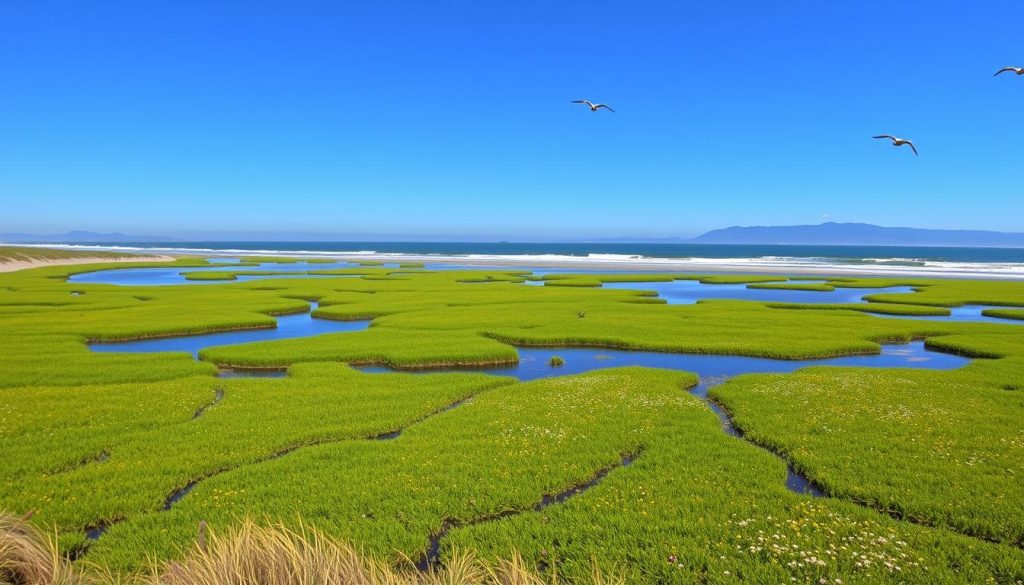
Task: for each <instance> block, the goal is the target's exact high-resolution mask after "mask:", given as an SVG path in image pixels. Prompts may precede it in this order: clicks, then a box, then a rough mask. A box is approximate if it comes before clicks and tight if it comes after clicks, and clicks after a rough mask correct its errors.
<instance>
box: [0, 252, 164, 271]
mask: <svg viewBox="0 0 1024 585" xmlns="http://www.w3.org/2000/svg"><path fill="white" fill-rule="evenodd" d="M173 260H175V258H174V257H173V256H124V257H121V258H105V257H99V258H87V257H82V258H61V259H57V260H45V259H36V260H15V261H9V262H3V261H0V272H15V271H17V270H25V269H26V268H39V267H40V266H67V265H71V264H101V263H111V262H114V263H116V262H121V263H123V262H171V261H173Z"/></svg>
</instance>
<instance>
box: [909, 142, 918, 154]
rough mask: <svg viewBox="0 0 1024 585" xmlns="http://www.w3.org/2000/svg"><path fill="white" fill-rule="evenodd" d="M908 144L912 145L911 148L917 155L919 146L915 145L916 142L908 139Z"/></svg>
mask: <svg viewBox="0 0 1024 585" xmlns="http://www.w3.org/2000/svg"><path fill="white" fill-rule="evenodd" d="M907 145H908V146H910V150H913V151H914V156H917V147H916V146H914V143H913V142H911V141H909V140H908V141H907Z"/></svg>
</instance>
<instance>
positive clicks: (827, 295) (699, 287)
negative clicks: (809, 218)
mask: <svg viewBox="0 0 1024 585" xmlns="http://www.w3.org/2000/svg"><path fill="white" fill-rule="evenodd" d="M820 282H822V281H793V282H790V283H789V284H812V283H815V284H816V283H820ZM604 288H617V289H627V290H653V291H657V293H658V296H659V297H660V298H663V299H665V302H667V303H668V304H670V305H687V304H692V303H696V302H697V301H699V300H702V299H735V300H742V301H761V302H768V303H860V302H864V301H863V298H864V297H865V296H868V295H875V294H883V293H884V294H892V293H912V292H914V289H913V288H911V287H909V286H891V287H887V288H838V287H837V288H835V289H834V290H831V291H807V290H787V289H768V288H748V287H747V285H745V284H704V283H702V282H700V281H697V280H673V281H670V282H609V283H605V285H604Z"/></svg>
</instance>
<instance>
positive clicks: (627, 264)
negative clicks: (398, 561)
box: [221, 254, 1024, 280]
mask: <svg viewBox="0 0 1024 585" xmlns="http://www.w3.org/2000/svg"><path fill="white" fill-rule="evenodd" d="M221 255H223V254H221ZM282 256H283V254H282ZM287 256H290V257H296V256H301V255H293V254H288V255H287ZM316 257H317V258H321V257H322V258H332V257H335V256H320V255H318V256H316ZM336 258H337V259H338V260H357V261H361V260H370V261H378V262H399V261H401V262H409V261H412V262H426V263H430V264H451V265H458V266H470V267H497V268H511V269H513V270H515V269H518V268H523V269H527V268H544V269H549V268H553V269H573V270H588V271H610V272H618V271H625V272H647V273H657V272H687V273H697V274H705V273H712V274H772V275H775V274H778V275H787V274H788V275H800V276H856V277H908V276H909V277H918V278H961V279H983V280H1024V266H1020V265H1017V266H1015V267H1013V268H1016V271H1012V268H1011V269H1009V270H1006V271H984V270H977V269H972V268H970V266H969V265H963V266H957V267H955V268H953V267H927V266H925V267H916V266H900V265H888V266H880V265H859V266H849V265H841V264H830V263H824V262H823V263H818V264H815V263H784V262H758V261H757V260H758V259H756V258H753V259H744V260H749V261H745V262H742V263H739V262H723V261H721V260H719V259H711V258H700V259H681V258H680V259H674V258H636V259H628V260H601V259H593V258H584V257H580V258H579V259H572V260H562V259H550V258H536V257H529V256H522V257H518V258H516V257H502V258H480V257H463V256H433V255H413V254H401V255H396V254H360V255H344V256H336Z"/></svg>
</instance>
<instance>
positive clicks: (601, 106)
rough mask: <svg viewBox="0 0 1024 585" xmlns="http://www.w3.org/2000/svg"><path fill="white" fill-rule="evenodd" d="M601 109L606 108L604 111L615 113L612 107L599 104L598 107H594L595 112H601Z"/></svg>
mask: <svg viewBox="0 0 1024 585" xmlns="http://www.w3.org/2000/svg"><path fill="white" fill-rule="evenodd" d="M601 108H604V109H606V110H608V111H609V112H614V111H615V110H613V109H611V107H609V106H607V105H605V104H597V105H596V106H594V109H595V110H599V109H601Z"/></svg>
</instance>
